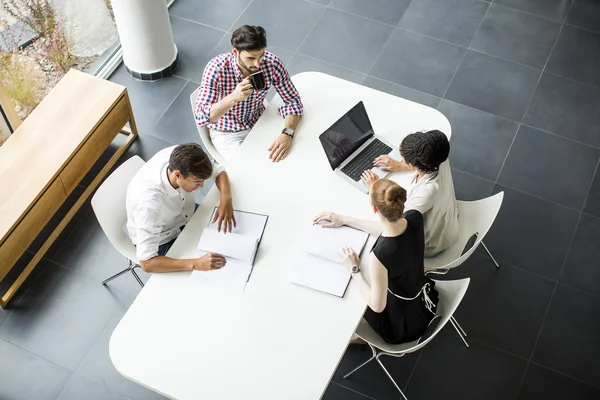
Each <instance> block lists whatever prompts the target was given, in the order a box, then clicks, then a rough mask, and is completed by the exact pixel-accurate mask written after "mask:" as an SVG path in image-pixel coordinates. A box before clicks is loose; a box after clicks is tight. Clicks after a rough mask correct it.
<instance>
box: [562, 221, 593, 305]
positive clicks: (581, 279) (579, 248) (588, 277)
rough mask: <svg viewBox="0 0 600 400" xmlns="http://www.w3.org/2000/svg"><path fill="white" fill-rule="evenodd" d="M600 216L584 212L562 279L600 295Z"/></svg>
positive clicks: (568, 283)
mask: <svg viewBox="0 0 600 400" xmlns="http://www.w3.org/2000/svg"><path fill="white" fill-rule="evenodd" d="M598 238H600V218H597V217H593V216H591V215H588V214H582V215H581V219H580V220H579V223H578V224H577V231H576V232H575V237H574V238H573V243H572V244H571V249H570V250H569V255H568V256H567V261H566V262H565V266H564V267H563V270H562V272H561V276H560V281H561V282H563V283H565V284H567V285H570V286H574V287H576V288H577V289H581V290H583V291H586V292H588V293H592V294H595V295H596V296H600V265H599V264H598V259H600V246H598Z"/></svg>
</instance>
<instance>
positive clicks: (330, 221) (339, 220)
mask: <svg viewBox="0 0 600 400" xmlns="http://www.w3.org/2000/svg"><path fill="white" fill-rule="evenodd" d="M321 222H327V223H326V224H323V228H337V227H340V226H342V225H344V217H343V216H341V215H339V214H335V213H332V212H324V213H321V214H319V215H317V216H316V217H315V218H314V219H313V224H318V223H321Z"/></svg>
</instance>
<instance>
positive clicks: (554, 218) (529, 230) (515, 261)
mask: <svg viewBox="0 0 600 400" xmlns="http://www.w3.org/2000/svg"><path fill="white" fill-rule="evenodd" d="M499 191H504V201H503V203H502V208H501V209H500V212H499V213H498V216H497V217H496V220H495V222H494V225H492V228H491V229H490V231H489V233H488V234H487V236H486V238H485V243H486V245H487V247H488V249H489V250H490V251H491V252H492V254H493V255H494V257H495V258H496V260H498V261H500V262H502V261H504V262H506V263H508V264H511V265H514V266H517V267H520V268H525V269H527V270H529V271H532V272H535V273H536V274H540V275H543V276H546V277H548V278H551V279H556V278H557V277H558V274H559V272H560V268H561V267H562V264H563V261H564V259H565V257H566V255H567V251H568V249H569V243H570V241H571V238H572V237H573V233H574V231H575V225H576V224H577V219H578V213H577V212H576V211H573V210H571V209H568V208H565V207H562V206H559V205H556V204H553V203H549V202H547V201H544V200H541V199H538V198H535V197H532V196H529V195H527V194H523V193H520V192H517V191H515V190H512V189H508V188H506V187H503V186H500V185H496V187H495V188H494V193H498V192H499Z"/></svg>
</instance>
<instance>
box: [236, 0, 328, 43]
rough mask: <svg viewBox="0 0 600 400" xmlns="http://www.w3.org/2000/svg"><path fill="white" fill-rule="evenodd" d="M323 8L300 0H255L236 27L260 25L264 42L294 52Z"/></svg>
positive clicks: (237, 21)
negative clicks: (263, 32)
mask: <svg viewBox="0 0 600 400" xmlns="http://www.w3.org/2000/svg"><path fill="white" fill-rule="evenodd" d="M324 11H325V8H324V7H322V6H320V5H317V4H315V3H309V2H307V1H301V0H254V1H252V3H250V5H249V6H248V8H246V10H245V11H244V12H243V13H242V15H241V16H240V18H239V19H237V20H236V22H235V25H236V27H237V26H242V25H246V24H248V25H260V26H262V27H263V28H265V30H266V31H267V43H270V44H271V45H274V46H278V47H283V48H284V49H288V50H291V51H296V50H297V49H298V47H300V45H301V44H302V42H303V41H304V38H305V37H306V35H307V34H308V33H309V32H310V30H311V29H312V27H313V26H314V25H315V23H316V22H317V21H318V20H319V18H320V17H321V15H322V14H323V12H324Z"/></svg>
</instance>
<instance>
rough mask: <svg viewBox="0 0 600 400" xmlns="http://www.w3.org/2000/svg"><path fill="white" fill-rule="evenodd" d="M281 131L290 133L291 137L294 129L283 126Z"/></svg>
mask: <svg viewBox="0 0 600 400" xmlns="http://www.w3.org/2000/svg"><path fill="white" fill-rule="evenodd" d="M283 133H285V134H286V135H290V136H292V137H293V136H294V130H293V129H290V128H284V129H283Z"/></svg>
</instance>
